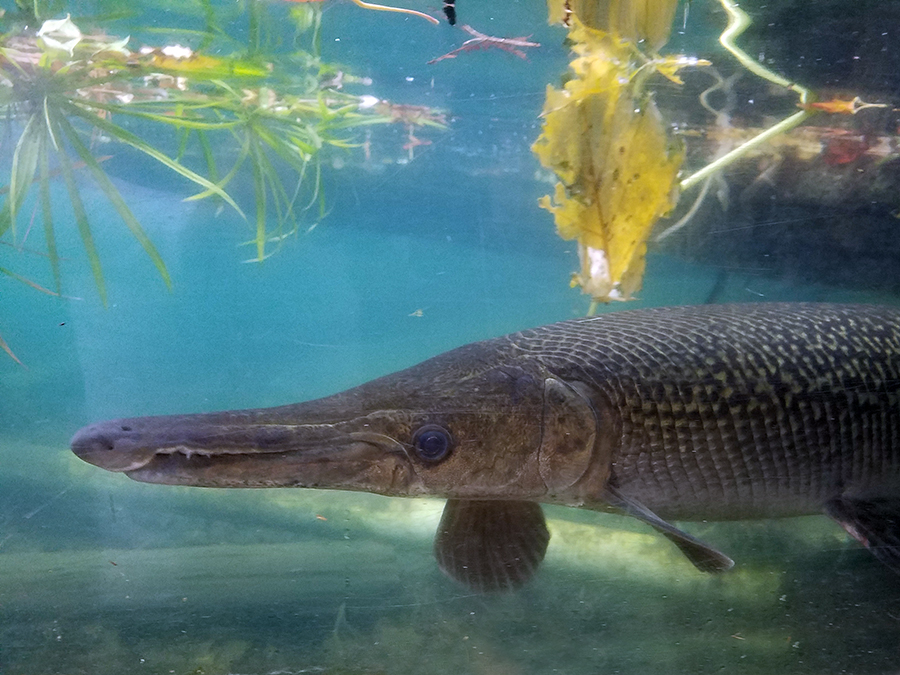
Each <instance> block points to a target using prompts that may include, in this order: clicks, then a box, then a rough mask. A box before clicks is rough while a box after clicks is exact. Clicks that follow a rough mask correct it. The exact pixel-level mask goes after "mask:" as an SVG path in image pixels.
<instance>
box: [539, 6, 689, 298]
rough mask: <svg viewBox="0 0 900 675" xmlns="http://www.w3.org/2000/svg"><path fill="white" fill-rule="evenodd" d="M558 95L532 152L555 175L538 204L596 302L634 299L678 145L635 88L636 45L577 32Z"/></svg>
mask: <svg viewBox="0 0 900 675" xmlns="http://www.w3.org/2000/svg"><path fill="white" fill-rule="evenodd" d="M570 36H571V37H572V38H573V39H577V40H578V42H577V43H576V45H575V46H574V47H573V51H575V53H576V54H577V55H578V56H577V57H576V58H575V59H574V60H573V61H572V63H571V64H570V66H571V71H572V75H573V76H572V77H571V79H569V81H568V82H567V83H566V85H565V87H564V88H563V89H562V90H556V89H553V88H548V90H547V98H546V102H545V106H544V113H543V116H544V125H543V129H542V134H541V136H540V137H539V138H538V140H537V141H536V142H535V144H534V147H533V150H534V152H535V154H536V155H537V156H538V158H539V159H540V161H541V163H542V164H543V165H544V166H545V167H547V168H550V169H552V170H553V171H554V172H555V173H556V175H557V176H558V177H559V179H560V182H559V183H558V184H557V185H556V189H555V191H554V194H553V197H552V198H550V197H545V198H544V199H542V200H541V202H540V205H541V206H542V207H543V208H546V209H547V210H549V211H550V212H551V213H553V215H554V219H555V222H556V227H557V230H558V232H559V235H560V236H561V237H563V238H564V239H575V240H577V241H578V244H579V258H580V263H581V270H580V271H579V272H578V273H577V274H576V275H575V277H574V279H573V281H574V282H575V283H577V284H578V285H580V286H581V287H582V289H583V291H584V292H585V293H589V294H590V295H591V296H592V297H593V298H594V299H595V300H598V301H608V300H612V299H628V298H630V297H631V295H632V294H633V293H634V292H636V291H637V290H638V289H639V288H640V285H641V278H642V276H643V270H644V256H645V254H646V250H647V246H646V242H647V238H648V237H649V235H650V231H651V230H652V229H653V226H654V225H655V223H656V221H657V220H658V219H659V218H660V217H661V216H663V215H665V214H666V213H668V211H670V210H671V208H672V207H673V206H674V205H675V201H676V199H677V191H676V187H677V180H676V179H677V175H678V170H679V168H680V166H681V162H682V159H683V153H682V151H681V148H680V147H679V146H678V145H677V144H676V143H674V141H672V139H670V137H669V136H668V134H667V129H666V126H665V124H664V122H663V120H662V118H661V116H660V114H659V112H658V110H657V108H656V106H655V105H654V104H653V102H652V100H650V98H649V96H644V95H642V94H640V93H639V92H636V91H635V81H634V77H633V76H634V74H635V73H636V68H635V67H634V66H633V65H631V59H630V50H631V46H630V45H628V44H627V43H625V42H623V41H621V40H617V39H614V38H612V37H611V36H610V35H608V34H606V33H604V32H602V31H596V30H593V29H590V28H587V27H584V26H581V25H580V24H579V22H578V19H577V18H576V17H573V28H572V31H571V33H570Z"/></svg>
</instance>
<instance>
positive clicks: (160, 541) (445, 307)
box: [0, 0, 900, 675]
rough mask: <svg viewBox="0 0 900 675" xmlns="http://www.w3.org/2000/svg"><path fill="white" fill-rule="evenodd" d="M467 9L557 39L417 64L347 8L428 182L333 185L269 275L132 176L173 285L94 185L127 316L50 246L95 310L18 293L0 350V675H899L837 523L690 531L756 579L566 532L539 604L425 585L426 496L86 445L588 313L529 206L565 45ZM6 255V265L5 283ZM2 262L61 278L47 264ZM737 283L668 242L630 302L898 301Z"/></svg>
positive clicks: (607, 535)
mask: <svg viewBox="0 0 900 675" xmlns="http://www.w3.org/2000/svg"><path fill="white" fill-rule="evenodd" d="M694 4H699V3H696V2H695V3H694ZM459 5H460V11H462V10H463V8H464V9H465V11H466V13H467V14H466V19H465V20H466V21H469V22H471V23H472V24H473V25H475V24H476V23H477V25H478V26H479V27H481V28H485V29H487V28H490V31H491V32H492V33H496V34H503V35H526V34H529V33H534V34H535V38H534V39H536V40H538V41H540V42H542V43H544V44H545V46H544V47H543V48H542V49H541V50H540V51H537V52H534V53H533V54H532V55H530V57H529V59H530V60H528V61H520V60H519V59H516V58H515V57H513V56H511V55H508V54H502V53H499V52H498V53H493V52H486V53H484V54H478V53H476V54H469V55H466V56H467V58H466V59H462V58H460V59H458V60H456V61H447V62H442V63H441V64H439V65H440V66H441V67H440V68H438V67H426V66H425V65H424V63H425V61H427V60H428V59H429V58H433V57H434V56H436V55H437V54H440V53H443V52H445V51H447V50H449V49H450V48H452V47H453V46H456V45H458V44H459V36H458V35H456V34H455V33H450V32H449V29H446V26H442V29H446V30H440V31H436V33H435V34H438V35H439V36H440V37H439V38H433V37H430V36H432V34H431V33H429V32H428V30H429V26H428V25H427V24H423V25H422V26H420V25H418V24H417V23H416V21H415V20H413V19H408V20H407V19H404V18H398V19H396V23H391V19H394V17H390V15H386V16H388V17H390V19H389V18H385V15H378V16H376V17H373V16H367V14H371V13H365V12H362V10H358V9H357V8H355V7H353V6H352V5H349V4H347V5H335V6H334V7H333V8H329V9H328V11H327V13H326V18H328V19H329V20H330V21H332V22H333V23H332V24H331V26H332V29H331V32H328V31H326V34H325V35H326V38H325V43H326V46H325V48H326V50H327V51H328V52H329V53H330V54H331V57H332V58H336V59H340V60H341V61H344V62H348V63H351V64H353V63H364V64H365V66H363V67H360V68H357V70H362V71H368V72H367V74H371V75H373V76H374V77H375V79H376V82H377V83H378V84H379V85H380V86H381V87H382V88H381V89H380V90H379V92H380V94H379V95H382V96H385V97H387V96H390V97H393V98H395V99H397V100H402V101H405V102H410V103H416V104H422V105H435V106H440V107H444V108H446V109H448V110H449V111H451V114H452V115H453V116H454V120H453V122H452V124H451V126H450V129H449V130H448V131H446V132H443V133H440V132H435V133H430V134H429V136H428V137H429V138H430V139H431V140H432V144H431V145H428V146H424V147H420V148H419V150H421V152H420V154H418V155H417V156H416V157H415V158H414V160H413V161H411V162H404V163H397V162H396V161H392V162H391V163H387V164H384V163H383V164H381V165H380V166H377V167H372V166H364V165H363V163H362V162H359V161H356V162H348V163H347V164H346V165H344V166H342V167H340V168H334V169H329V170H327V171H326V175H325V184H326V190H327V197H328V202H329V209H330V211H329V213H328V216H327V217H326V218H324V219H323V220H322V221H321V222H320V223H319V224H318V226H317V227H316V228H315V229H313V230H312V231H311V232H309V233H308V234H306V235H304V236H300V237H298V238H296V239H291V240H289V241H287V242H286V243H285V245H284V247H283V249H282V250H281V251H279V252H278V254H277V255H275V256H273V257H272V258H270V259H268V260H266V261H265V263H264V264H262V265H258V264H242V262H241V261H242V260H245V259H247V258H250V257H252V251H251V249H250V247H246V246H241V244H242V243H243V242H246V241H247V240H248V239H250V238H251V237H252V232H251V231H250V229H249V228H248V226H247V224H246V223H245V222H244V221H241V220H240V219H239V218H237V217H236V216H235V215H234V214H233V213H229V212H227V211H225V212H222V213H219V212H217V209H216V205H215V204H207V203H204V202H199V203H198V202H184V201H181V199H182V198H183V197H185V196H187V194H189V193H185V192H184V186H183V185H182V184H174V183H172V182H171V179H170V178H169V177H166V176H164V175H162V174H157V173H154V171H153V170H152V168H150V167H148V166H147V165H146V164H145V163H141V161H140V160H129V161H126V160H120V159H117V160H113V163H111V165H110V166H111V168H110V171H111V173H112V174H113V175H114V177H115V179H116V181H117V185H119V187H120V189H121V190H122V191H123V194H125V195H126V196H127V198H128V200H129V204H131V206H132V207H133V208H134V210H135V212H136V213H137V214H138V216H139V218H140V219H141V221H142V222H143V223H144V225H145V226H146V228H147V230H148V232H149V234H150V235H151V237H152V239H153V241H154V242H155V243H156V244H157V246H158V247H159V249H160V251H161V253H162V256H163V258H164V259H165V260H166V263H167V264H168V266H169V269H170V272H171V274H172V277H173V280H174V287H173V289H172V290H171V291H170V292H169V291H167V290H166V289H165V287H164V285H163V283H162V282H161V281H160V279H159V277H158V275H157V274H156V272H155V270H154V269H153V267H152V265H151V263H150V262H149V261H148V260H147V258H146V256H145V255H144V254H143V252H142V251H141V249H140V247H139V245H138V244H137V243H136V242H135V241H134V240H133V239H132V238H131V237H130V236H129V235H128V233H127V232H126V231H125V230H124V227H123V226H122V225H121V223H120V222H118V221H117V220H116V218H115V216H114V214H113V212H112V210H111V208H110V207H109V206H108V205H107V204H106V203H105V202H104V201H103V200H102V198H101V197H100V195H98V194H97V193H95V192H91V188H90V187H89V186H87V185H85V188H84V189H85V194H86V199H85V201H86V203H87V204H88V205H89V209H90V212H91V217H92V219H93V220H94V221H96V222H97V223H98V225H99V226H98V227H97V236H98V248H99V249H100V254H101V257H102V260H103V262H104V266H105V271H106V275H107V283H108V286H109V297H110V304H109V307H108V308H103V307H102V306H101V303H100V301H99V300H98V299H97V294H96V292H95V290H94V288H93V282H92V280H91V277H90V270H89V268H88V265H87V263H86V260H85V258H84V253H83V251H82V250H81V248H80V244H79V242H78V240H77V235H76V233H75V232H74V231H73V230H74V228H69V229H68V230H67V231H66V232H67V234H64V235H63V236H62V240H61V242H60V246H61V253H62V255H63V258H64V259H63V263H62V264H63V277H64V285H65V288H64V290H65V293H66V295H68V296H70V298H79V299H65V300H60V299H57V298H50V297H47V296H44V295H41V294H38V293H36V292H34V291H33V290H32V289H30V288H28V287H26V286H24V285H22V284H18V283H15V282H13V281H12V280H10V279H8V278H6V277H0V317H2V318H0V334H2V335H3V337H4V339H5V340H6V341H7V342H8V343H10V345H11V346H12V347H13V348H14V349H15V351H16V353H17V355H18V356H19V358H20V359H21V360H22V361H23V363H24V364H25V366H26V367H20V366H18V365H16V364H15V363H13V362H12V361H11V360H8V359H5V358H0V673H3V674H4V675H51V674H57V673H58V674H60V675H73V674H80V673H85V674H88V673H89V674H102V673H125V672H129V673H148V674H150V673H152V674H156V673H176V674H178V675H188V674H206V675H218V674H223V675H224V674H226V673H235V674H248V675H249V674H253V675H257V674H258V675H263V674H268V673H273V674H274V673H285V674H287V673H334V674H344V673H348V674H349V673H353V674H357V673H358V674H362V673H365V674H375V673H385V674H397V675H403V674H406V673H410V674H432V673H433V674H435V675H437V674H444V673H447V674H456V673H466V674H468V673H472V674H489V675H506V674H523V675H531V674H534V675H539V674H545V673H564V674H571V675H593V674H600V673H603V674H606V673H627V674H635V675H638V674H640V675H651V674H656V673H659V674H660V675H662V674H666V673H723V672H724V673H748V674H749V673H753V674H756V673H759V674H766V675H771V674H793V673H798V674H800V673H803V674H807V673H808V674H810V675H814V674H815V675H821V674H831V673H834V674H837V673H859V674H869V673H872V674H875V673H894V672H896V671H897V669H898V668H900V583H898V580H897V578H896V577H895V576H893V575H892V574H890V573H889V572H887V571H886V570H885V569H884V568H883V567H881V566H880V565H879V564H878V563H877V562H876V561H875V560H874V559H873V558H872V557H871V556H870V555H869V554H868V553H867V552H865V551H864V550H862V549H861V548H860V547H858V546H857V545H856V544H855V543H853V542H851V541H849V540H848V538H847V537H846V536H845V535H844V534H843V532H842V531H841V530H840V528H838V527H837V526H836V525H834V524H833V523H831V522H830V521H828V520H827V519H826V518H824V517H808V518H800V519H789V520H785V521H779V522H762V523H739V524H716V525H710V524H702V523H701V524H693V525H686V526H685V527H686V528H689V529H690V531H691V532H693V533H695V534H698V535H700V536H702V537H704V538H705V539H707V540H709V541H710V542H713V543H714V544H715V545H716V546H717V547H719V548H722V549H723V550H725V551H726V552H727V553H728V554H729V555H731V556H732V557H734V558H735V559H736V560H737V566H736V568H735V570H734V571H732V572H731V573H729V574H726V575H723V576H721V577H709V576H704V575H702V574H700V573H699V572H697V571H695V570H694V569H693V567H692V566H691V565H690V564H689V563H688V562H687V561H686V560H685V559H683V558H682V557H681V556H680V555H679V554H678V552H677V551H676V550H675V549H674V548H673V547H672V546H671V545H670V544H669V543H668V542H667V541H665V540H664V539H662V538H661V537H659V536H657V535H655V534H653V533H651V532H649V530H648V529H647V528H644V527H642V526H641V525H639V524H637V523H634V522H630V521H627V520H626V519H623V518H618V517H615V516H609V515H600V514H593V513H584V512H575V511H571V510H567V509H562V508H553V509H548V516H549V519H550V530H551V534H552V538H551V543H550V549H549V552H548V555H547V558H546V560H545V563H544V565H543V567H542V569H541V571H540V573H539V574H538V575H537V577H536V578H535V580H534V581H533V582H532V583H530V584H529V585H527V586H526V587H525V588H523V589H522V590H521V591H518V592H515V593H511V594H503V595H487V596H485V595H475V594H472V593H470V592H468V591H466V590H465V589H464V588H462V587H460V586H458V585H456V584H455V583H454V582H453V581H451V580H449V579H447V578H445V577H444V576H443V575H442V574H441V573H440V571H439V570H438V569H437V566H436V564H435V562H434V560H433V558H432V556H431V540H432V536H433V533H434V530H435V527H436V525H437V522H438V519H439V517H440V510H441V506H442V505H441V503H440V502H439V501H432V500H394V499H387V498H382V497H375V496H371V495H364V494H345V493H336V492H317V491H302V490H295V491H292V490H272V491H224V490H203V489H191V488H175V487H166V486H153V485H144V484H138V483H134V482H131V481H129V480H128V479H127V478H125V477H124V476H120V475H112V474H108V473H105V472H103V471H101V470H99V469H96V468H95V467H91V466H88V465H87V464H84V463H82V462H80V461H79V460H78V459H77V458H76V457H74V455H72V454H71V453H70V452H69V451H68V440H69V438H70V437H71V435H72V434H73V433H74V432H75V430H77V429H78V428H79V427H80V426H82V425H84V424H87V423H89V422H91V421H95V420H98V419H104V418H108V417H118V416H135V415H149V414H165V413H178V412H200V411H209V410H218V409H229V408H239V407H260V406H267V405H278V404H283V403H290V402H294V401H300V400H305V399H309V398H314V397H317V396H322V395H325V394H328V393H331V392H334V391H338V390H340V389H343V388H346V387H349V386H352V385H354V384H357V383H359V382H362V381H365V380H367V379H370V378H372V377H375V376H378V375H382V374H385V373H388V372H391V371H393V370H396V369H398V368H401V367H404V366H407V365H411V364H413V363H416V362H418V361H420V360H422V359H424V358H427V357H429V356H432V355H434V354H437V353H439V352H441V351H444V350H446V349H448V348H451V347H454V346H457V345H459V344H463V343H466V342H470V341H473V340H478V339H483V338H488V337H493V336H496V335H500V334H503V333H506V332H510V331H513V330H518V329H521V328H525V327H529V326H534V325H539V324H542V323H547V322H551V321H556V320H562V319H567V318H571V317H574V316H579V315H581V314H583V313H584V312H585V310H586V308H587V302H586V300H585V299H584V298H583V297H582V296H580V295H579V294H578V292H577V290H573V289H571V288H569V285H568V279H569V275H570V273H571V272H572V271H573V269H574V268H575V266H576V264H577V261H576V259H575V253H574V247H573V245H572V244H570V243H568V242H563V241H561V240H560V239H559V238H558V237H556V235H555V234H554V231H553V225H552V219H551V217H550V215H549V214H547V213H546V212H544V211H541V210H539V209H538V208H537V207H536V200H537V198H538V197H539V196H541V195H543V194H545V193H546V192H547V191H548V189H549V187H550V185H549V183H547V182H546V177H545V176H544V175H543V174H542V173H540V172H539V171H538V165H537V162H536V160H534V158H533V157H532V155H531V153H530V150H529V146H530V144H531V142H533V140H534V138H535V136H536V135H537V133H538V128H539V120H538V113H539V112H540V107H541V104H542V98H543V90H544V86H545V85H546V83H547V82H556V79H558V73H559V72H560V71H561V69H562V68H564V65H565V62H566V53H565V50H564V49H563V47H562V46H561V40H562V33H561V32H560V31H558V30H553V29H547V28H545V27H543V25H542V19H541V18H540V12H539V11H538V9H540V5H539V4H537V3H524V2H523V3H509V4H506V5H503V6H502V7H494V8H490V7H488V6H472V5H477V3H474V2H472V1H471V0H469V1H467V2H465V4H464V5H463V0H460V2H459ZM535 8H537V9H535ZM386 25H391V28H390V29H385V28H384V27H385V26H386ZM337 27H340V28H337ZM407 31H408V32H407ZM701 32H702V31H701ZM337 37H340V41H336V38H337ZM679 39H680V40H682V41H683V40H684V38H679ZM445 66H446V67H445ZM432 78H433V83H432ZM401 142H402V138H401V139H400V140H399V141H398V142H397V145H398V146H399V143H401ZM385 143H386V144H388V145H387V146H385V147H388V146H389V142H388V141H385ZM393 150H394V152H393V154H392V155H391V159H392V160H396V159H397V158H402V157H403V156H404V155H405V151H403V150H402V149H400V148H399V147H394V148H393ZM58 187H59V186H58ZM59 189H60V190H62V188H61V187H60V188H59ZM247 189H249V188H247ZM58 202H60V203H64V200H58ZM60 208H61V211H60V213H59V214H58V216H57V218H58V220H59V221H60V222H64V221H65V220H66V218H67V217H68V218H69V219H71V214H67V213H66V211H65V209H64V208H62V207H60ZM310 224H311V223H310ZM34 241H37V238H36V237H35V240H34ZM12 255H13V252H12V251H11V250H10V251H8V250H6V248H5V247H4V248H3V249H0V266H3V265H6V264H7V263H8V261H9V260H11V259H12V258H11V256H12ZM15 260H16V265H17V267H16V269H17V271H19V272H21V273H24V274H28V275H32V274H33V276H34V278H36V279H46V278H47V275H48V271H47V268H46V261H45V260H43V259H42V258H41V257H40V256H38V255H30V256H29V255H24V256H18V257H16V259H15ZM866 260H867V258H866V257H865V256H864V255H862V254H860V256H859V259H858V260H855V261H854V260H850V261H848V264H857V265H860V266H865V265H867V264H869V263H867V262H866ZM747 267H748V268H747V269H743V268H738V269H735V268H732V267H730V266H723V265H719V264H716V261H715V260H707V261H706V262H694V263H689V262H686V261H685V260H684V259H683V258H681V257H676V256H674V255H672V254H671V253H667V252H665V251H661V250H652V251H651V255H650V259H649V262H648V274H647V278H646V280H645V284H644V289H643V290H642V292H641V293H640V300H639V301H637V302H635V303H632V304H631V305H629V307H640V306H652V305H664V304H666V305H668V304H693V303H702V302H705V301H707V300H708V299H709V298H710V297H713V296H714V297H715V299H716V300H717V301H756V300H760V299H768V300H837V301H884V302H891V301H893V302H896V300H895V299H893V298H892V297H891V296H890V295H888V294H887V293H886V292H884V291H883V290H879V289H875V288H871V287H865V286H863V287H852V286H842V287H840V288H838V287H832V286H829V285H827V284H824V283H813V282H807V281H803V282H802V283H801V282H799V281H797V280H796V279H786V278H785V277H784V276H783V275H782V276H778V275H773V274H768V273H767V272H766V270H762V269H756V268H753V266H751V265H748V266H747ZM612 309H619V308H618V307H615V308H612Z"/></svg>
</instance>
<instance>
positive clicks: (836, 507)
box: [825, 497, 900, 574]
mask: <svg viewBox="0 0 900 675" xmlns="http://www.w3.org/2000/svg"><path fill="white" fill-rule="evenodd" d="M825 512H826V513H827V514H828V515H829V516H831V517H832V518H834V519H835V520H836V521H838V522H839V523H840V524H841V525H842V526H843V528H844V529H845V530H847V532H848V533H849V534H850V536H851V537H853V538H854V539H856V540H857V541H858V542H859V543H861V544H862V545H863V546H865V547H866V548H867V549H869V550H870V551H871V552H872V555H874V556H875V557H876V558H878V559H879V560H880V561H881V562H883V563H884V564H885V565H887V566H888V567H890V568H891V569H892V570H893V571H894V572H897V573H898V574H900V499H897V498H873V499H855V498H849V497H838V498H837V499H832V500H830V501H829V502H827V503H826V504H825Z"/></svg>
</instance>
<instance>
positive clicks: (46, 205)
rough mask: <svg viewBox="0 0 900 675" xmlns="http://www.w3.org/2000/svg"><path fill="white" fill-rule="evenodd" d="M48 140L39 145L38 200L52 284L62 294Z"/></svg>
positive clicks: (45, 139)
mask: <svg viewBox="0 0 900 675" xmlns="http://www.w3.org/2000/svg"><path fill="white" fill-rule="evenodd" d="M49 142H50V139H49V138H47V137H45V138H44V139H43V142H42V144H41V157H40V183H41V185H40V199H41V209H42V220H43V221H44V239H45V240H46V241H47V256H48V257H49V258H50V269H51V270H52V272H53V284H54V286H55V287H56V292H57V293H62V277H61V275H60V272H59V253H58V252H57V250H56V235H55V232H54V230H53V209H52V208H51V207H52V204H51V203H50V168H49V163H50V159H49V155H50V148H49V147H48V145H49Z"/></svg>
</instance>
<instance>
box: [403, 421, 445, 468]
mask: <svg viewBox="0 0 900 675" xmlns="http://www.w3.org/2000/svg"><path fill="white" fill-rule="evenodd" d="M412 444H413V448H415V450H416V454H417V455H418V456H419V458H420V459H423V460H425V461H426V462H439V461H441V460H442V459H444V458H445V457H446V456H447V455H449V454H450V449H451V448H452V447H453V442H452V440H451V438H450V432H449V431H447V430H446V429H444V428H443V427H441V426H438V425H437V424H426V425H425V426H424V427H420V428H419V429H418V430H417V431H416V433H415V434H413V443H412Z"/></svg>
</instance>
